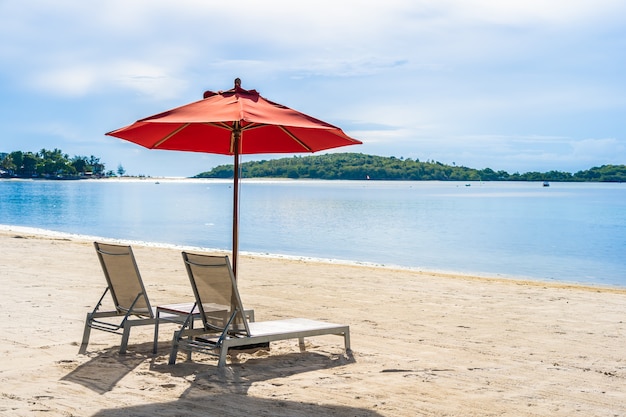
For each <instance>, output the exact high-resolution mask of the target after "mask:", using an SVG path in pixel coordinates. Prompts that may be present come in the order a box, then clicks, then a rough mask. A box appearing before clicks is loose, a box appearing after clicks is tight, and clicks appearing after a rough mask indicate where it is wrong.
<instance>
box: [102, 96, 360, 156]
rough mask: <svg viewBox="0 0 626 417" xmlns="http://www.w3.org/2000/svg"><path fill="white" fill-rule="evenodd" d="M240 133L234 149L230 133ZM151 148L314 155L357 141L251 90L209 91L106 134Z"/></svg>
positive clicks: (333, 127)
mask: <svg viewBox="0 0 626 417" xmlns="http://www.w3.org/2000/svg"><path fill="white" fill-rule="evenodd" d="M238 128H239V129H240V132H241V141H240V145H239V150H238V151H237V149H235V145H234V138H233V132H234V131H235V130H236V129H238ZM107 135H109V136H115V137H118V138H121V139H124V140H128V141H130V142H134V143H136V144H139V145H141V146H144V147H146V148H150V149H167V150H177V151H189V152H205V153H215V154H222V155H235V154H265V153H268V154H269V153H300V152H316V151H321V150H324V149H331V148H336V147H340V146H346V145H356V144H360V143H362V142H360V141H358V140H356V139H352V138H350V137H349V136H348V135H346V134H345V133H344V132H343V131H342V130H341V129H340V128H338V127H336V126H333V125H331V124H328V123H326V122H323V121H321V120H318V119H315V118H313V117H311V116H307V115H306V114H303V113H300V112H298V111H296V110H292V109H290V108H288V107H285V106H282V105H280V104H276V103H273V102H271V101H269V100H266V99H265V98H263V97H261V96H260V95H259V93H257V92H256V91H255V90H244V89H243V88H241V87H239V86H236V87H235V88H234V89H232V90H229V91H226V92H220V93H213V92H206V93H205V98H204V99H203V100H200V101H196V102H194V103H190V104H187V105H185V106H181V107H177V108H175V109H172V110H168V111H166V112H163V113H159V114H156V115H154V116H150V117H147V118H145V119H141V120H138V121H137V122H135V123H133V124H131V125H129V126H126V127H123V128H121V129H117V130H114V131H112V132H109V133H107Z"/></svg>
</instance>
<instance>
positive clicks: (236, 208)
mask: <svg viewBox="0 0 626 417" xmlns="http://www.w3.org/2000/svg"><path fill="white" fill-rule="evenodd" d="M240 141H241V127H240V126H239V122H235V128H234V130H233V142H234V143H233V145H234V146H233V147H234V156H235V163H234V166H233V252H232V258H233V259H232V260H233V274H234V275H235V279H237V258H238V256H239V151H240Z"/></svg>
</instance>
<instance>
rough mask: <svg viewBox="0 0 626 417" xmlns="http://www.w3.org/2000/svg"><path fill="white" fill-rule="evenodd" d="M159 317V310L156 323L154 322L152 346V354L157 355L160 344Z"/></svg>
mask: <svg viewBox="0 0 626 417" xmlns="http://www.w3.org/2000/svg"><path fill="white" fill-rule="evenodd" d="M159 316H160V313H159V311H158V310H157V315H156V321H155V322H154V342H153V344H152V353H155V354H156V353H157V345H158V344H159Z"/></svg>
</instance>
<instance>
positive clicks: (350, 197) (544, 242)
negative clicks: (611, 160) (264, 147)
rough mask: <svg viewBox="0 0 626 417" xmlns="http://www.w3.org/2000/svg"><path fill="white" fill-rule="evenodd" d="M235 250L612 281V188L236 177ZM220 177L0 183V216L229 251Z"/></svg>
mask: <svg viewBox="0 0 626 417" xmlns="http://www.w3.org/2000/svg"><path fill="white" fill-rule="evenodd" d="M240 189H241V195H240V199H239V200H240V212H239V215H238V217H239V220H240V222H239V223H240V225H239V230H240V233H239V245H240V251H242V252H249V253H258V254H268V255H277V256H278V255H282V256H289V257H307V258H322V259H331V260H341V261H349V262H357V263H366V264H376V265H385V266H399V267H407V268H414V269H419V270H433V271H441V272H455V273H466V274H476V275H486V276H502V277H517V278H531V279H539V280H544V281H549V280H552V281H559V282H579V283H591V284H601V285H617V286H626V184H599V183H552V184H551V186H550V187H543V186H542V184H541V183H535V182H470V183H459V182H408V181H407V182H405V181H399V182H387V181H304V180H295V181H292V180H284V181H260V180H244V181H243V183H242V184H241V187H240ZM232 207H233V185H232V183H231V182H230V181H223V180H222V181H220V180H162V179H160V180H156V179H145V180H135V181H133V180H80V181H38V180H35V181H23V180H0V224H4V225H13V226H26V227H34V228H41V229H46V230H52V231H57V232H64V233H71V234H80V235H89V236H98V237H106V238H113V239H121V240H129V241H140V242H157V243H162V244H170V245H177V246H184V247H196V248H205V249H209V250H210V249H229V248H230V247H231V242H232V232H231V230H232V217H233V208H232Z"/></svg>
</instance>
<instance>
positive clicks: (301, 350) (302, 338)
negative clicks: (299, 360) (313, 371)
mask: <svg viewBox="0 0 626 417" xmlns="http://www.w3.org/2000/svg"><path fill="white" fill-rule="evenodd" d="M298 346H300V352H304V351H306V347H305V346H304V337H299V338H298Z"/></svg>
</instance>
